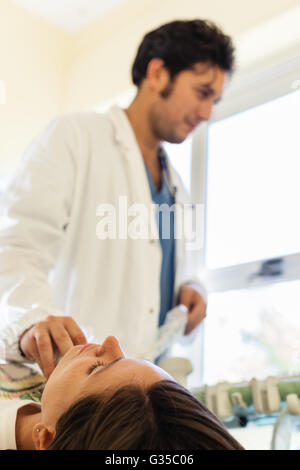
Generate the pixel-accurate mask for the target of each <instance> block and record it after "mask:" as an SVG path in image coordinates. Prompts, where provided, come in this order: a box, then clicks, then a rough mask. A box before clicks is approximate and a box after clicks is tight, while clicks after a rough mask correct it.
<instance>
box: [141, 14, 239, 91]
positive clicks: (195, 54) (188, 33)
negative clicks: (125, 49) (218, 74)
mask: <svg viewBox="0 0 300 470" xmlns="http://www.w3.org/2000/svg"><path fill="white" fill-rule="evenodd" d="M154 58H159V59H162V60H163V61H164V64H165V67H166V68H167V69H168V71H169V73H170V78H171V80H172V79H173V78H174V77H175V76H176V75H177V74H178V73H179V72H181V71H182V70H185V69H191V68H192V67H193V65H195V64H196V63H198V62H202V63H207V64H211V65H218V66H219V67H220V68H221V69H223V70H225V71H226V72H229V73H232V72H233V68H234V46H233V43H232V40H231V38H230V37H229V36H226V35H225V34H224V33H223V32H222V31H221V29H219V28H218V27H217V26H216V25H215V24H214V23H212V22H211V21H207V20H198V19H197V20H190V21H172V22H171V23H167V24H164V25H162V26H160V27H159V28H157V29H155V30H154V31H151V32H149V33H147V34H146V35H145V36H144V39H143V40H142V43H141V44H140V46H139V48H138V51H137V55H136V58H135V60H134V63H133V66H132V80H133V83H134V84H135V85H137V87H140V85H141V83H142V81H143V80H144V78H145V77H146V71H147V67H148V64H149V62H150V60H151V59H154Z"/></svg>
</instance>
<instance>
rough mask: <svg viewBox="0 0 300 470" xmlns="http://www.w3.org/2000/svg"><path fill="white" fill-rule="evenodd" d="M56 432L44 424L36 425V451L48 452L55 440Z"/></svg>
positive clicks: (33, 437)
mask: <svg viewBox="0 0 300 470" xmlns="http://www.w3.org/2000/svg"><path fill="white" fill-rule="evenodd" d="M54 437H55V432H54V431H51V430H49V429H48V428H47V427H46V426H45V425H44V424H42V423H39V424H36V425H35V426H34V428H33V430H32V440H33V443H34V446H35V448H36V450H46V449H47V447H49V446H50V444H51V442H52V441H53V440H54Z"/></svg>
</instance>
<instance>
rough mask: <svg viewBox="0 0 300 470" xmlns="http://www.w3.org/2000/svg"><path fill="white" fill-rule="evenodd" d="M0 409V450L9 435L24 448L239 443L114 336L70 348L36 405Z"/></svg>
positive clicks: (16, 402)
mask: <svg viewBox="0 0 300 470" xmlns="http://www.w3.org/2000/svg"><path fill="white" fill-rule="evenodd" d="M12 405H13V406H12ZM4 406H6V407H7V410H9V413H10V414H9V415H8V413H6V414H3V415H2V410H4V408H3V407H4ZM0 410H1V411H0V414H1V415H2V418H3V416H6V419H9V421H10V422H9V423H7V422H6V423H5V422H3V419H1V422H2V426H3V425H5V428H3V429H2V430H0V449H4V448H7V447H6V445H7V443H8V442H9V443H10V449H12V448H15V449H24V450H35V449H36V450H45V449H47V450H54V449H55V450H67V449H69V450H140V449H146V450H172V449H174V450H204V449H216V450H218V449H219V450H225V449H228V450H241V449H243V448H242V446H241V445H240V444H239V443H238V442H237V441H236V440H235V439H234V438H233V437H232V436H231V435H230V434H229V433H228V432H227V430H226V429H225V427H224V426H223V425H222V424H221V423H220V422H219V421H218V419H217V418H216V417H215V416H214V415H213V414H212V413H211V412H210V411H209V410H208V409H207V408H206V407H205V406H204V405H203V404H202V403H201V402H199V401H198V400H197V399H196V398H195V397H194V396H193V395H192V394H191V393H190V392H188V391H187V390H186V389H185V388H184V387H182V386H181V385H179V384H178V383H176V382H175V381H174V380H173V378H172V377H171V376H170V375H169V374H167V373H166V372H164V371H163V370H162V369H160V368H159V367H157V366H155V365H153V364H152V363H150V362H148V361H143V360H135V359H128V358H126V357H125V355H124V353H123V351H122V349H121V347H120V344H119V342H118V340H117V338H115V337H114V336H109V337H108V338H106V340H105V341H104V343H103V344H101V345H97V344H86V345H84V346H74V347H73V348H72V349H70V350H69V351H68V352H67V353H66V354H65V355H64V356H63V357H62V358H61V360H60V361H59V363H58V365H57V366H56V368H55V369H54V371H53V372H52V374H51V376H50V378H49V379H48V381H47V383H46V386H45V389H44V392H43V395H42V400H41V404H37V403H35V402H27V403H26V404H24V401H22V400H13V401H12V402H10V403H8V400H5V401H4V400H3V402H2V403H1V408H0ZM2 426H1V427H2ZM9 432H10V433H11V434H12V435H8V434H7V433H9ZM2 434H3V436H2ZM1 436H2V437H1ZM1 441H2V442H1Z"/></svg>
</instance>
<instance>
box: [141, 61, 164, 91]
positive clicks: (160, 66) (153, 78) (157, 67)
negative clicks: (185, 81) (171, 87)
mask: <svg viewBox="0 0 300 470" xmlns="http://www.w3.org/2000/svg"><path fill="white" fill-rule="evenodd" d="M146 79H147V82H148V85H149V87H150V88H151V89H152V90H154V91H157V92H160V91H161V90H162V89H164V88H165V87H166V85H167V84H168V83H169V81H170V74H169V71H168V70H167V69H166V67H165V63H164V61H163V60H162V59H158V58H154V59H151V60H150V61H149V63H148V66H147V72H146Z"/></svg>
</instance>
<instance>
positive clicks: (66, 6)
mask: <svg viewBox="0 0 300 470" xmlns="http://www.w3.org/2000/svg"><path fill="white" fill-rule="evenodd" d="M13 1H14V2H15V3H17V4H18V5H20V6H22V7H24V8H26V9H28V10H30V11H31V12H33V13H36V14H37V15H39V16H41V17H42V18H44V19H46V20H48V21H50V22H52V23H53V24H55V25H56V26H58V27H60V28H62V29H64V30H65V31H68V32H70V33H76V32H78V31H79V30H81V29H82V28H84V27H85V26H87V25H88V24H89V23H91V22H92V21H94V20H95V19H98V18H99V17H100V16H102V15H104V14H105V13H107V12H108V11H109V10H110V9H112V8H113V7H115V6H116V5H119V4H121V3H123V2H124V1H125V0H51V1H45V0H13Z"/></svg>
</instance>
